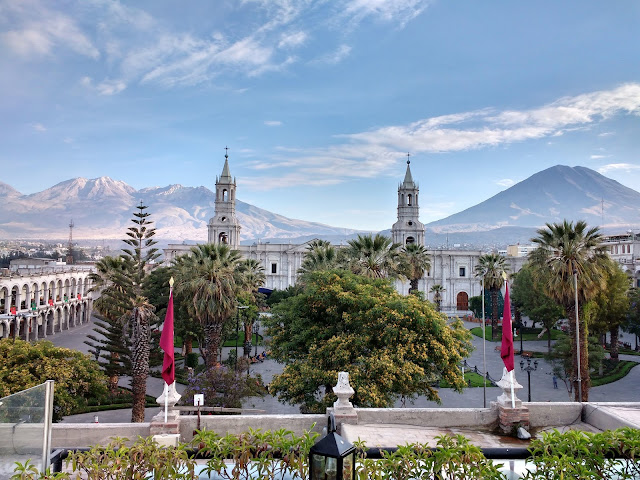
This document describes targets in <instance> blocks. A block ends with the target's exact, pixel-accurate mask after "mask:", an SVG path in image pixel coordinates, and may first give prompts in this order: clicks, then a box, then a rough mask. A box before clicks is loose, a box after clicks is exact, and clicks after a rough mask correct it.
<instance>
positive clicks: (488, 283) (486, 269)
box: [475, 253, 509, 340]
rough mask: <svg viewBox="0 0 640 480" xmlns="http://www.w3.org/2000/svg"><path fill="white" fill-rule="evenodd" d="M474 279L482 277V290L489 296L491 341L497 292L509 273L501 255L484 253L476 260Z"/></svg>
mask: <svg viewBox="0 0 640 480" xmlns="http://www.w3.org/2000/svg"><path fill="white" fill-rule="evenodd" d="M475 270H476V277H482V279H483V282H484V288H485V289H487V290H488V291H489V293H490V295H491V339H492V340H493V335H494V332H495V331H496V326H497V325H498V319H499V318H500V314H499V310H498V292H499V291H500V289H501V288H502V286H503V285H504V277H505V274H506V273H508V272H509V265H508V264H507V261H506V259H505V258H504V257H503V256H502V255H498V254H497V253H485V254H484V255H481V256H480V258H478V264H477V265H476V268H475Z"/></svg>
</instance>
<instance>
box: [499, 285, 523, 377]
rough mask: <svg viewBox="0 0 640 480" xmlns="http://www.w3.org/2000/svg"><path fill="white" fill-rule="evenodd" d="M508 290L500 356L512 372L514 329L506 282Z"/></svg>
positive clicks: (507, 286)
mask: <svg viewBox="0 0 640 480" xmlns="http://www.w3.org/2000/svg"><path fill="white" fill-rule="evenodd" d="M505 286H506V292H505V295H504V311H503V312H502V347H501V348H500V356H501V357H502V361H503V362H504V366H505V367H506V368H507V372H510V371H511V370H513V368H514V363H515V362H514V360H513V330H512V329H511V300H509V283H508V282H505ZM521 335H522V333H521Z"/></svg>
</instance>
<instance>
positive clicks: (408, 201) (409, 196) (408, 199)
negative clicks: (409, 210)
mask: <svg viewBox="0 0 640 480" xmlns="http://www.w3.org/2000/svg"><path fill="white" fill-rule="evenodd" d="M411 200H412V199H411V194H409V195H407V205H409V206H411Z"/></svg>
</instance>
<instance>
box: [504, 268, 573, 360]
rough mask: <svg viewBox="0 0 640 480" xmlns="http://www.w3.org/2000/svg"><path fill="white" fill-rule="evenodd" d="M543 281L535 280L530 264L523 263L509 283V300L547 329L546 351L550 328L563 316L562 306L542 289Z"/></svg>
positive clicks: (549, 338) (549, 339) (549, 343)
mask: <svg viewBox="0 0 640 480" xmlns="http://www.w3.org/2000/svg"><path fill="white" fill-rule="evenodd" d="M544 284H545V283H544V281H536V280H535V278H534V275H533V270H532V267H531V265H529V264H525V265H523V267H522V268H521V269H520V271H519V272H518V273H517V274H516V275H514V279H513V282H512V284H511V291H510V295H511V301H512V302H513V304H514V306H515V307H516V308H518V309H520V311H521V312H522V313H524V314H525V315H527V316H528V317H529V318H530V319H531V320H532V321H533V323H534V324H535V323H540V324H542V325H543V326H544V328H546V329H547V351H548V352H551V329H552V328H553V327H554V325H555V324H556V322H557V321H558V320H559V319H560V318H563V314H564V311H563V310H562V308H561V307H560V306H559V305H558V304H557V303H556V302H555V300H553V299H552V298H551V297H549V295H547V294H546V293H545V291H544V289H543V285H544Z"/></svg>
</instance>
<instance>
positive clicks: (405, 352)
mask: <svg viewBox="0 0 640 480" xmlns="http://www.w3.org/2000/svg"><path fill="white" fill-rule="evenodd" d="M265 323H266V324H267V326H268V334H269V335H271V336H272V348H271V355H272V356H273V357H274V358H275V359H276V360H279V361H281V362H284V363H285V364H286V366H285V368H284V371H283V373H282V374H280V375H277V376H276V377H275V378H274V379H273V381H272V383H271V387H270V389H271V392H272V393H274V394H277V395H278V396H279V398H280V400H283V401H287V402H290V403H292V404H302V408H303V411H308V412H310V411H314V412H318V411H324V409H325V408H326V407H327V406H329V405H331V402H333V401H334V400H335V396H334V395H333V393H332V387H333V385H335V382H336V380H337V378H338V372H340V371H347V372H349V374H350V378H351V384H352V385H353V387H354V389H355V390H356V396H355V399H354V402H355V403H356V404H357V405H359V406H361V407H387V406H390V405H391V404H392V403H393V401H394V400H395V399H396V398H398V397H405V398H412V397H415V396H417V395H426V396H427V397H428V398H429V399H431V400H435V401H439V397H438V393H437V391H436V390H435V389H434V388H433V387H432V385H433V383H434V382H437V381H439V380H440V379H444V380H445V381H446V382H447V383H449V384H450V385H452V386H453V387H454V388H456V389H457V390H458V391H460V390H461V389H462V388H463V387H464V385H465V383H464V379H463V378H462V374H461V371H460V368H459V363H460V361H461V360H462V359H463V358H464V357H466V356H468V355H469V354H470V352H471V349H472V347H471V342H470V334H469V332H468V331H467V330H466V329H465V328H464V327H463V326H462V323H461V322H460V321H459V320H457V321H455V322H453V323H450V324H448V323H447V322H446V320H445V319H444V318H443V317H442V316H441V315H439V314H438V313H437V312H435V310H434V309H433V307H432V306H431V304H429V303H428V302H423V301H421V300H420V299H418V298H416V297H415V296H413V295H409V296H406V297H405V296H402V295H400V294H398V293H397V292H396V290H395V289H394V288H393V287H392V286H391V284H390V283H389V282H388V281H385V280H381V279H369V278H366V277H363V276H361V275H354V274H352V273H350V272H346V271H343V270H333V271H318V272H315V273H313V274H311V275H310V277H309V279H308V282H307V284H306V288H305V290H304V292H303V293H301V294H300V295H297V296H295V297H290V298H288V299H286V300H284V301H282V302H281V303H280V304H278V306H277V307H275V308H274V315H273V317H271V318H270V319H266V320H265Z"/></svg>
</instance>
